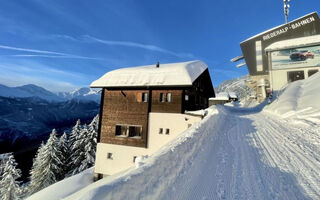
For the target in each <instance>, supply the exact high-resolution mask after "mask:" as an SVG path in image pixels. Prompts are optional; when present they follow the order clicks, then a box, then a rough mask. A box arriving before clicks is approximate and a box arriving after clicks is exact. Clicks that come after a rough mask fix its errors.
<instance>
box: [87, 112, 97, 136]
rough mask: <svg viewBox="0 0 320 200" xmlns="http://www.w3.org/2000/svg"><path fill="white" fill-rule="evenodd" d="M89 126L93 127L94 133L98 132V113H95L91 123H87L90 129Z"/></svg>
mask: <svg viewBox="0 0 320 200" xmlns="http://www.w3.org/2000/svg"><path fill="white" fill-rule="evenodd" d="M90 128H93V129H94V130H95V131H96V133H97V134H98V128H99V115H96V116H95V117H94V118H93V119H92V121H91V123H90V124H89V129H90Z"/></svg>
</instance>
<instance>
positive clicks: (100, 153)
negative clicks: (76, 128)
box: [94, 143, 148, 175]
mask: <svg viewBox="0 0 320 200" xmlns="http://www.w3.org/2000/svg"><path fill="white" fill-rule="evenodd" d="M147 151H148V150H147V149H146V148H141V147H131V146H124V145H115V144H105V143H98V145H97V153H96V163H95V168H94V172H95V173H100V174H105V175H112V174H115V173H118V172H120V171H123V170H126V169H128V168H129V167H132V166H134V162H133V157H134V156H142V155H147V154H148V152H147ZM108 153H112V160H111V159H108V158H107V155H108Z"/></svg>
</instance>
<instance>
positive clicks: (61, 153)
mask: <svg viewBox="0 0 320 200" xmlns="http://www.w3.org/2000/svg"><path fill="white" fill-rule="evenodd" d="M57 156H58V157H59V160H60V161H61V165H60V169H61V173H60V176H59V177H57V180H62V179H64V178H65V176H66V174H67V173H68V170H69V169H68V162H69V157H70V152H69V144H68V138H67V134H66V133H65V132H64V133H63V135H62V136H61V137H60V138H59V142H58V154H57Z"/></svg>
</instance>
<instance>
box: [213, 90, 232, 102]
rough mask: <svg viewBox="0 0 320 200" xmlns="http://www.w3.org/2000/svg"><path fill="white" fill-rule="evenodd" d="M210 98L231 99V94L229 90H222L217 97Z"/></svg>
mask: <svg viewBox="0 0 320 200" xmlns="http://www.w3.org/2000/svg"><path fill="white" fill-rule="evenodd" d="M209 100H213V101H214V100H229V94H228V93H227V92H220V93H218V94H216V97H211V98H209Z"/></svg>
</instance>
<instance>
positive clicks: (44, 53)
mask: <svg viewBox="0 0 320 200" xmlns="http://www.w3.org/2000/svg"><path fill="white" fill-rule="evenodd" d="M0 49H7V50H14V51H23V52H31V53H40V55H33V54H21V55H11V56H20V57H54V56H55V57H56V58H59V57H60V58H77V59H92V60H102V58H92V57H85V56H78V55H72V54H66V53H61V52H55V51H46V50H38V49H28V48H19V47H13V46H6V45H0ZM9 56H10V55H9Z"/></svg>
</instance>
